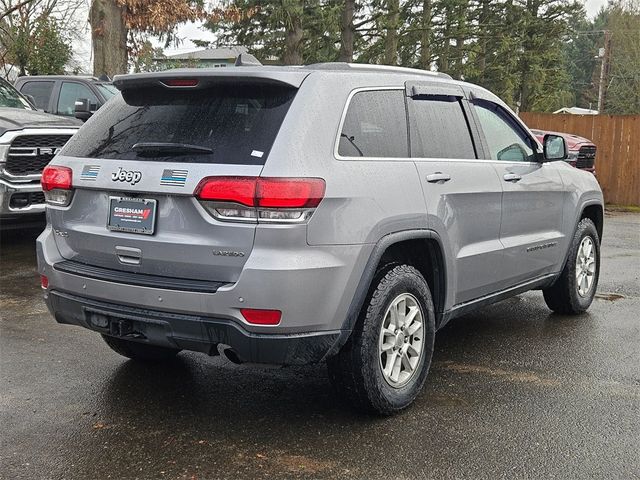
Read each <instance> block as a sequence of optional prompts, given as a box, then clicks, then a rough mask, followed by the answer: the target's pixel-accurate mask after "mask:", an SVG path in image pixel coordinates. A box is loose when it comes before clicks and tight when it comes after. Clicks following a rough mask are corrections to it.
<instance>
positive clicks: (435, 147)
mask: <svg viewBox="0 0 640 480" xmlns="http://www.w3.org/2000/svg"><path fill="white" fill-rule="evenodd" d="M410 105H411V109H410V111H409V112H410V115H409V118H410V122H409V125H410V128H411V156H412V157H422V158H476V153H475V150H474V148H473V141H472V140H471V133H470V132H469V125H468V124H467V119H466V117H465V114H464V111H463V110H462V105H461V104H460V100H459V99H458V98H456V97H445V96H438V97H425V98H418V99H414V100H411V101H410Z"/></svg>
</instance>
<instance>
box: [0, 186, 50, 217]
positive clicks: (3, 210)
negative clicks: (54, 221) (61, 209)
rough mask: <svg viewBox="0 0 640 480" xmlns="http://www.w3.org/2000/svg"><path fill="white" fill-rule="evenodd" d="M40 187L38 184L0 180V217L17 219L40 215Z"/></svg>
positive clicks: (43, 209) (42, 209)
mask: <svg viewBox="0 0 640 480" xmlns="http://www.w3.org/2000/svg"><path fill="white" fill-rule="evenodd" d="M41 195H42V187H41V186H40V183H39V182H28V183H18V182H11V181H8V180H5V179H3V178H0V217H1V218H19V217H23V216H27V215H33V214H42V213H44V211H45V206H46V205H45V203H44V202H43V201H42V196H41Z"/></svg>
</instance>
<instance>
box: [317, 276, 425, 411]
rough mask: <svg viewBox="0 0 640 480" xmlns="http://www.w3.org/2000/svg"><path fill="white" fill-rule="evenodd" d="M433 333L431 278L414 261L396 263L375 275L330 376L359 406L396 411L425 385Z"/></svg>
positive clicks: (331, 362) (331, 361)
mask: <svg viewBox="0 0 640 480" xmlns="http://www.w3.org/2000/svg"><path fill="white" fill-rule="evenodd" d="M394 312H395V313H394ZM434 339H435V314H434V309H433V301H432V299H431V292H430V291H429V286H428V285H427V282H426V281H425V279H424V277H423V276H422V275H421V274H420V272H418V270H416V269H415V268H414V267H412V266H409V265H398V266H395V267H393V268H391V269H390V270H388V271H386V272H381V273H380V274H379V275H378V276H377V277H376V281H374V285H373V287H372V289H371V291H370V293H369V296H368V297H367V303H366V304H365V305H364V307H363V309H362V311H361V313H360V317H359V319H358V321H357V323H356V326H355V327H354V330H353V332H352V334H351V337H350V338H349V340H348V341H347V343H346V344H345V345H344V347H342V349H341V350H340V352H339V353H338V354H337V355H336V356H335V357H333V358H330V359H329V360H328V362H327V366H328V369H329V378H330V379H331V382H332V383H333V385H334V387H335V389H336V390H337V392H338V393H339V394H340V395H341V396H343V397H344V398H346V399H347V400H348V401H349V402H350V403H351V404H352V405H353V406H354V407H356V408H357V409H358V410H362V411H365V412H369V413H377V414H382V415H391V414H393V413H396V412H398V411H400V410H402V409H404V408H406V407H407V406H409V405H410V404H411V403H412V402H413V400H414V399H415V398H416V396H417V395H418V394H419V393H420V391H421V390H422V386H423V385H424V382H425V379H426V378H427V374H428V372H429V366H430V365H431V357H432V356H433V343H434Z"/></svg>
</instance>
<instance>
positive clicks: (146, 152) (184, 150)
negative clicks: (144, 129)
mask: <svg viewBox="0 0 640 480" xmlns="http://www.w3.org/2000/svg"><path fill="white" fill-rule="evenodd" d="M131 149H132V150H133V151H134V152H136V153H137V154H138V155H140V156H152V155H189V154H190V153H197V154H200V155H211V154H212V153H213V150H212V149H210V148H208V147H202V146H200V145H191V144H189V143H169V142H140V143H136V144H135V145H134V146H133V147H131Z"/></svg>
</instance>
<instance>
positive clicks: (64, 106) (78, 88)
mask: <svg viewBox="0 0 640 480" xmlns="http://www.w3.org/2000/svg"><path fill="white" fill-rule="evenodd" d="M85 98H86V99H87V100H89V109H90V111H92V112H95V111H96V110H97V109H98V107H99V106H100V101H99V100H98V97H97V96H96V95H95V94H94V93H93V92H92V91H91V89H90V88H89V87H88V86H86V85H84V84H82V83H80V82H70V81H63V82H62V84H61V86H60V92H59V93H58V98H57V101H56V114H57V115H63V116H66V117H73V116H74V115H75V106H76V100H79V99H85Z"/></svg>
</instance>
